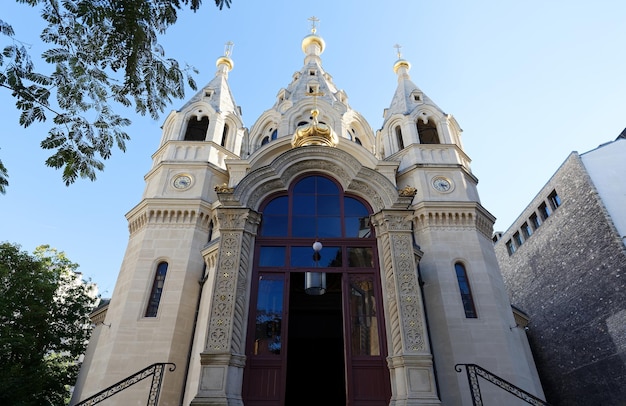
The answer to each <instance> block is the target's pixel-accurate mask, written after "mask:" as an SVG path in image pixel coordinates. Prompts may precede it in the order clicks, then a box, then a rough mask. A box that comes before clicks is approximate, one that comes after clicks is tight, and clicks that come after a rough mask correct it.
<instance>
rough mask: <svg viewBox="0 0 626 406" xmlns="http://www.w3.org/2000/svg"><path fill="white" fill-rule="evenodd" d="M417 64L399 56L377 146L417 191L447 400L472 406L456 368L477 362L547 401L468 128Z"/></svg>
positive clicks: (417, 233)
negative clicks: (429, 88)
mask: <svg viewBox="0 0 626 406" xmlns="http://www.w3.org/2000/svg"><path fill="white" fill-rule="evenodd" d="M410 67H411V65H410V63H409V62H408V61H406V60H404V59H402V58H401V54H400V53H399V52H398V60H397V61H396V63H395V64H394V67H393V69H394V71H395V73H396V74H397V76H398V87H397V89H396V92H395V94H394V96H393V99H392V101H391V105H390V107H389V108H388V109H386V110H385V113H384V123H383V127H382V129H381V130H380V131H379V132H378V134H377V145H378V146H379V152H380V155H381V158H383V159H385V160H392V161H399V162H400V164H399V168H398V173H397V175H396V178H397V183H398V185H399V187H403V186H405V185H411V186H414V187H415V188H416V189H417V193H416V195H415V197H414V199H413V203H412V206H411V207H412V209H413V213H412V218H413V236H414V241H415V243H416V244H417V245H418V246H419V249H420V250H421V251H422V252H423V256H422V258H421V261H420V263H419V266H418V269H417V272H418V273H419V278H420V284H421V286H422V290H423V294H424V305H425V310H426V314H427V319H428V326H429V334H430V342H431V344H432V351H433V356H434V360H435V368H436V370H437V379H438V384H439V388H440V392H439V393H440V396H441V400H442V402H443V403H444V404H446V405H461V404H467V403H466V402H467V399H466V394H467V392H468V390H469V388H468V387H467V382H466V381H465V376H464V375H461V374H459V373H457V372H455V365H456V364H477V365H479V366H481V367H483V368H485V369H487V370H489V371H491V372H493V373H495V374H497V375H499V376H500V377H502V378H504V379H506V380H508V381H510V382H512V383H514V384H515V385H517V386H519V387H522V388H524V389H525V390H527V391H529V392H531V393H535V394H539V396H543V394H542V389H541V385H540V383H539V381H538V378H537V373H536V369H535V365H534V362H533V359H532V355H531V354H530V352H529V350H528V342H527V339H526V336H525V332H524V331H523V330H522V329H521V328H517V325H516V322H515V320H514V317H513V312H512V309H511V305H510V302H509V299H508V296H507V293H506V291H505V286H504V283H503V280H502V276H501V273H500V269H499V267H498V263H497V260H496V256H495V252H494V248H493V243H492V241H491V236H492V232H493V224H494V221H495V218H494V217H493V216H492V215H491V214H490V213H489V212H488V211H487V210H486V209H485V208H484V207H483V206H482V205H481V204H480V200H479V196H478V191H477V187H476V185H477V183H478V179H477V178H476V177H475V176H474V175H473V174H472V172H471V169H470V162H471V161H470V158H469V157H468V156H467V154H466V153H465V151H464V150H463V145H462V143H461V131H462V130H461V128H460V127H459V125H458V123H457V122H456V120H455V119H454V118H453V117H452V115H450V114H446V113H444V112H443V110H442V109H440V108H439V107H438V106H437V105H436V104H435V103H434V102H433V101H432V100H431V99H430V98H429V97H428V96H426V95H425V94H424V92H422V91H421V90H420V89H419V88H418V87H417V86H416V85H415V84H414V83H413V82H412V81H411V78H410V76H409V70H410ZM485 390H489V388H488V387H487V388H484V389H483V391H485ZM489 396H490V397H491V399H498V400H499V401H500V403H498V401H495V403H494V404H513V403H511V402H514V401H515V400H514V398H513V399H512V396H511V395H510V394H508V393H506V392H504V391H493V392H492V393H490V395H489ZM492 402H493V401H492Z"/></svg>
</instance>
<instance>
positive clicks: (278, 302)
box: [252, 274, 285, 355]
mask: <svg viewBox="0 0 626 406" xmlns="http://www.w3.org/2000/svg"><path fill="white" fill-rule="evenodd" d="M284 286H285V281H284V275H283V274H278V275H268V274H263V275H259V296H258V298H257V304H256V328H255V332H254V344H253V350H252V351H253V354H254V355H280V350H281V346H282V343H281V328H282V319H283V290H284Z"/></svg>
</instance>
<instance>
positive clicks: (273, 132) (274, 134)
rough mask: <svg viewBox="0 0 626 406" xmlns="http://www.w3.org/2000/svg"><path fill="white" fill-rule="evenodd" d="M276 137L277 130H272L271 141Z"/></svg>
mask: <svg viewBox="0 0 626 406" xmlns="http://www.w3.org/2000/svg"><path fill="white" fill-rule="evenodd" d="M276 138H278V130H274V131H272V141H274V140H275V139H276Z"/></svg>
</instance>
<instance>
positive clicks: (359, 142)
mask: <svg viewBox="0 0 626 406" xmlns="http://www.w3.org/2000/svg"><path fill="white" fill-rule="evenodd" d="M354 142H356V143H357V144H359V145H363V144H361V140H360V139H359V138H358V137H357V138H355V139H354Z"/></svg>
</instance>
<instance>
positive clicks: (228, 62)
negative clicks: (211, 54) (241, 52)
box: [215, 56, 235, 71]
mask: <svg viewBox="0 0 626 406" xmlns="http://www.w3.org/2000/svg"><path fill="white" fill-rule="evenodd" d="M220 65H226V66H228V70H229V71H231V70H233V67H234V66H235V62H233V60H232V59H230V58H229V57H228V56H220V57H219V58H217V61H216V62H215V66H217V67H218V68H219V67H220Z"/></svg>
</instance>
